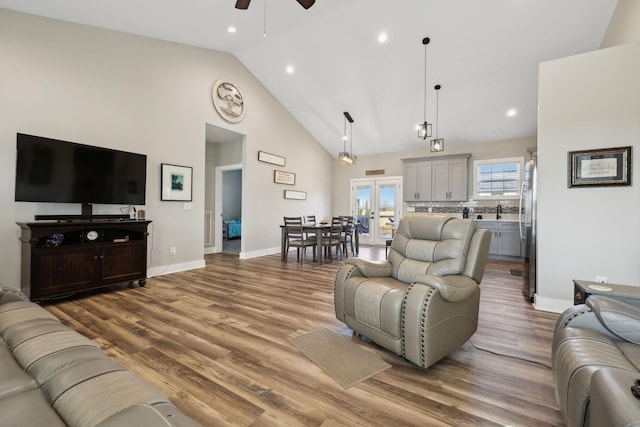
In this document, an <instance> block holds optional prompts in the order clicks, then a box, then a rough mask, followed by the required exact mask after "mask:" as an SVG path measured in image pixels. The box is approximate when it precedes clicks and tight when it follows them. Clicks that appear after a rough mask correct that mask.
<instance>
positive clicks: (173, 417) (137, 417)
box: [97, 403, 200, 427]
mask: <svg viewBox="0 0 640 427" xmlns="http://www.w3.org/2000/svg"><path fill="white" fill-rule="evenodd" d="M134 425H135V426H167V427H200V424H198V423H196V422H195V421H194V420H192V419H191V418H188V417H186V416H185V415H183V414H181V413H179V411H178V410H176V411H175V413H172V414H170V415H169V416H166V415H165V414H162V413H161V412H160V411H158V410H157V409H156V408H154V407H153V406H151V405H147V404H143V403H138V404H136V405H132V406H129V407H128V408H125V409H123V410H121V411H120V412H118V413H116V414H114V415H112V416H110V417H109V418H107V419H106V420H104V421H102V422H101V423H100V424H98V426H97V427H122V426H134Z"/></svg>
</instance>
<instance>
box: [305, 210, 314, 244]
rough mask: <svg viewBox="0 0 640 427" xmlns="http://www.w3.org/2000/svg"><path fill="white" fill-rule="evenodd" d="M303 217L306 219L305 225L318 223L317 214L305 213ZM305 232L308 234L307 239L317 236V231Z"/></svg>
mask: <svg viewBox="0 0 640 427" xmlns="http://www.w3.org/2000/svg"><path fill="white" fill-rule="evenodd" d="M303 219H304V224H305V225H316V216H315V215H305V216H304V218H303ZM305 234H306V236H307V239H309V240H313V239H315V238H316V237H317V236H316V233H314V232H308V231H307V232H306V233H305Z"/></svg>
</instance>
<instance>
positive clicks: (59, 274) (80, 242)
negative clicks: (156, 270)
mask: <svg viewBox="0 0 640 427" xmlns="http://www.w3.org/2000/svg"><path fill="white" fill-rule="evenodd" d="M150 222H151V221H140V220H137V221H136V220H113V221H104V220H98V221H95V220H94V221H89V220H80V221H64V222H60V221H38V222H28V223H25V222H19V223H18V226H20V228H21V229H22V235H21V237H20V241H21V242H22V244H21V252H22V278H21V290H22V292H24V293H25V294H27V295H28V296H29V298H31V299H32V300H41V299H47V298H54V297H60V296H63V295H68V294H73V293H76V292H80V291H86V290H89V289H95V288H99V287H103V286H107V285H111V284H114V283H120V282H130V283H131V282H134V281H136V280H137V281H138V283H139V284H140V286H144V285H145V283H146V279H147V235H148V234H149V233H148V232H147V226H148V225H149V223H150Z"/></svg>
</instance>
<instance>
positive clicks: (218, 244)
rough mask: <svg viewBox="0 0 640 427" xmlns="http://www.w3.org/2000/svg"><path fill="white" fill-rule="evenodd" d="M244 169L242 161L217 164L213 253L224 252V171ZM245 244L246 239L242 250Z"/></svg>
mask: <svg viewBox="0 0 640 427" xmlns="http://www.w3.org/2000/svg"><path fill="white" fill-rule="evenodd" d="M234 170H242V163H238V164H235V165H226V166H217V167H216V183H215V190H214V191H215V201H214V204H215V208H214V213H213V223H214V226H213V227H214V230H215V240H214V241H215V244H214V245H213V253H218V252H222V184H223V183H222V180H223V179H224V178H223V176H224V174H223V172H227V171H234ZM243 187H244V180H243ZM243 246H244V239H242V241H241V242H240V252H242V247H243Z"/></svg>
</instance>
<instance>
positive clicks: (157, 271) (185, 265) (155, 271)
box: [147, 259, 206, 277]
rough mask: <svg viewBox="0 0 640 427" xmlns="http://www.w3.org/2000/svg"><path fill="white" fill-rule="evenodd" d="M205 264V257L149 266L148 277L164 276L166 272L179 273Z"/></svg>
mask: <svg viewBox="0 0 640 427" xmlns="http://www.w3.org/2000/svg"><path fill="white" fill-rule="evenodd" d="M205 266H206V264H205V262H204V259H201V260H197V261H189V262H182V263H180V264H169V265H165V266H160V267H152V268H149V269H148V270H147V276H148V277H154V276H162V275H164V274H171V273H177V272H179V271H187V270H194V269H196V268H203V267H205Z"/></svg>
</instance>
